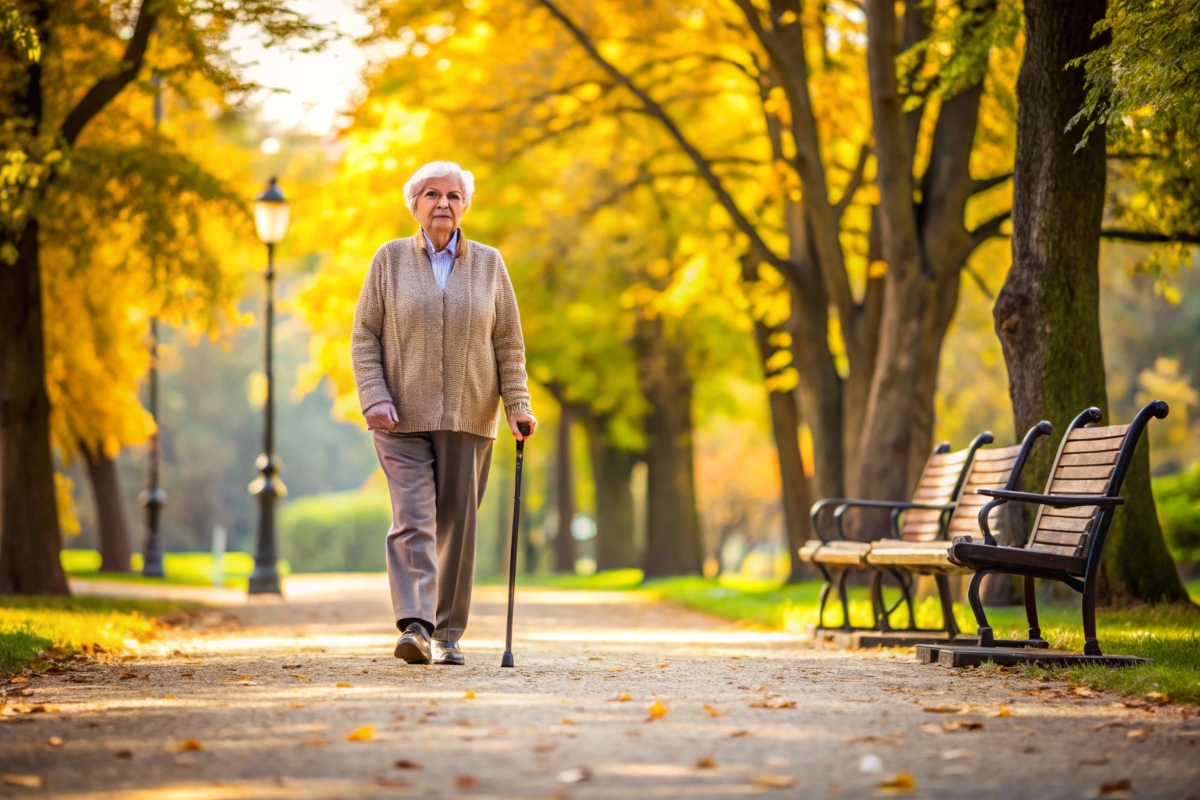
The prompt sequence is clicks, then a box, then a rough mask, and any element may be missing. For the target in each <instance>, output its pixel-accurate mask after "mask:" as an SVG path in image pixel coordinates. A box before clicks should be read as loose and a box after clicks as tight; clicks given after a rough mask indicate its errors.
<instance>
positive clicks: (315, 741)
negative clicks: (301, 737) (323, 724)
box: [304, 736, 329, 747]
mask: <svg viewBox="0 0 1200 800" xmlns="http://www.w3.org/2000/svg"><path fill="white" fill-rule="evenodd" d="M304 743H305V744H306V745H309V746H310V747H319V746H321V745H323V744H329V742H327V741H325V740H324V739H322V738H321V737H319V736H314V737H312V738H311V739H306V740H305V741H304Z"/></svg>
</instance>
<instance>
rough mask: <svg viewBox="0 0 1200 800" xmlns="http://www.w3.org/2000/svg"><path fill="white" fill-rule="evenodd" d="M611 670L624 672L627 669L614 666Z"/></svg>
mask: <svg viewBox="0 0 1200 800" xmlns="http://www.w3.org/2000/svg"><path fill="white" fill-rule="evenodd" d="M609 671H610V672H624V671H625V670H623V669H622V668H621V667H612V668H611V669H610V670H609Z"/></svg>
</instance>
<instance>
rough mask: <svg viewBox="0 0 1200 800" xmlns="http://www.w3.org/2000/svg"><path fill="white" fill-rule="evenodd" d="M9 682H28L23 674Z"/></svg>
mask: <svg viewBox="0 0 1200 800" xmlns="http://www.w3.org/2000/svg"><path fill="white" fill-rule="evenodd" d="M122 677H123V676H122ZM9 683H29V678H27V677H25V676H24V675H18V676H17V677H15V678H13V679H12V680H11V681H9ZM5 774H7V773H5Z"/></svg>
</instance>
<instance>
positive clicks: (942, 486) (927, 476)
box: [900, 431, 993, 542]
mask: <svg viewBox="0 0 1200 800" xmlns="http://www.w3.org/2000/svg"><path fill="white" fill-rule="evenodd" d="M992 439H993V437H992V434H991V433H990V432H987V431H985V432H984V433H981V434H979V435H978V436H976V437H975V439H974V440H973V441H972V442H971V444H970V445H969V446H968V447H967V448H966V449H965V450H957V451H955V452H953V453H952V452H950V445H949V444H948V443H946V442H943V443H942V444H940V445H938V447H937V449H936V450H934V451H933V455H931V456H930V457H929V461H928V462H926V464H925V469H924V470H923V471H922V472H921V480H919V481H918V482H917V489H916V491H915V492H914V493H913V499H912V501H913V502H914V503H921V504H923V505H931V506H941V505H947V504H949V503H952V502H954V500H955V499H956V498H957V497H958V495H959V492H960V491H961V490H962V487H963V481H964V479H965V478H966V475H967V470H968V468H969V467H970V465H971V463H972V461H973V460H974V458H976V457H977V451H978V450H979V448H980V447H981V446H982V445H985V444H991V442H992ZM948 516H949V513H948V512H946V511H939V510H935V509H920V508H916V509H912V510H910V511H905V512H904V516H903V518H902V519H901V521H900V538H901V539H903V540H904V541H906V542H931V541H933V540H935V539H938V538H945V537H944V536H942V529H943V526H944V525H945V524H946V518H947V517H948Z"/></svg>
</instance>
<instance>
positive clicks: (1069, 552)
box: [1027, 542, 1079, 556]
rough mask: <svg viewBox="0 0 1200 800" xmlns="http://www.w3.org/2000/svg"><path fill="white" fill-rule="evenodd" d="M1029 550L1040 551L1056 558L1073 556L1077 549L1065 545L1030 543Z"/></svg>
mask: <svg viewBox="0 0 1200 800" xmlns="http://www.w3.org/2000/svg"><path fill="white" fill-rule="evenodd" d="M1027 549H1029V550H1035V551H1041V552H1043V553H1053V554H1054V555H1056V556H1073V555H1075V551H1076V550H1078V549H1079V548H1078V547H1074V546H1071V545H1065V544H1050V543H1049V542H1031V543H1030V545H1029V547H1028V548H1027Z"/></svg>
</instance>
